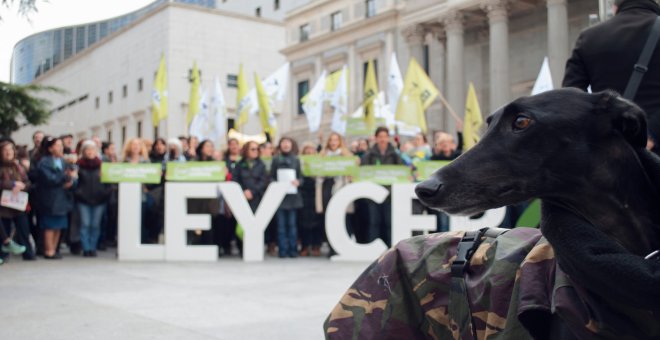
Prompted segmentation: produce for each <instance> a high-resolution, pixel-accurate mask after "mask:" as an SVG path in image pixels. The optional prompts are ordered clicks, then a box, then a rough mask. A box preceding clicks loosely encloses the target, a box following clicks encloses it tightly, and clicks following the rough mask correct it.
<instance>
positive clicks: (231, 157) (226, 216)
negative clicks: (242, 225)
mask: <svg viewBox="0 0 660 340" xmlns="http://www.w3.org/2000/svg"><path fill="white" fill-rule="evenodd" d="M222 160H223V161H224V163H225V167H226V170H227V175H226V177H225V180H226V181H231V180H232V179H233V175H234V174H233V172H234V171H235V169H236V165H237V164H238V161H240V160H241V147H240V145H239V144H238V139H236V138H230V139H229V140H228V141H227V150H225V152H224V153H223V156H222ZM218 220H219V230H218V232H217V233H216V234H215V235H214V237H215V240H216V243H218V244H219V245H220V248H222V254H223V255H231V240H232V239H233V238H234V234H235V233H236V219H235V218H234V216H233V214H232V213H231V210H229V206H228V205H227V203H226V202H225V200H224V199H223V198H222V196H221V197H220V214H219V215H218ZM218 255H220V254H218Z"/></svg>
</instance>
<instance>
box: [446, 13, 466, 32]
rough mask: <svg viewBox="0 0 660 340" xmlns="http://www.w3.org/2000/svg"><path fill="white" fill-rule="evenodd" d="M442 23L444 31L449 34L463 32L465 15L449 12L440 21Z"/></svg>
mask: <svg viewBox="0 0 660 340" xmlns="http://www.w3.org/2000/svg"><path fill="white" fill-rule="evenodd" d="M441 21H442V23H443V24H445V30H446V31H447V32H448V33H449V32H461V33H462V32H463V22H464V21H465V15H464V14H463V12H461V11H456V10H453V11H449V12H447V13H446V14H445V15H444V16H443V17H442V19H441Z"/></svg>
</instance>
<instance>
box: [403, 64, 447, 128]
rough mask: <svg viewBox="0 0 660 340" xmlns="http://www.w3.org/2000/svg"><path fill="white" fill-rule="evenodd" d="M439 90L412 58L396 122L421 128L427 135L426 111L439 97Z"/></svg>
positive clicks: (404, 82)
mask: <svg viewBox="0 0 660 340" xmlns="http://www.w3.org/2000/svg"><path fill="white" fill-rule="evenodd" d="M438 93H439V91H438V89H437V88H436V87H435V85H433V82H432V81H431V79H429V77H428V76H427V75H426V72H424V69H423V68H422V67H421V66H419V64H418V63H417V61H416V60H415V58H410V63H409V64H408V70H407V71H406V78H405V80H404V81H403V90H401V96H399V103H398V104H397V107H396V116H395V117H396V120H398V121H401V122H404V123H406V124H409V125H412V126H416V127H419V128H420V129H421V130H422V132H424V133H426V131H427V127H426V116H425V115H424V110H426V109H427V108H428V107H429V106H430V105H431V103H433V100H435V97H437V96H438Z"/></svg>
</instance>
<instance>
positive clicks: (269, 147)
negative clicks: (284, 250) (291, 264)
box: [259, 141, 277, 256]
mask: <svg viewBox="0 0 660 340" xmlns="http://www.w3.org/2000/svg"><path fill="white" fill-rule="evenodd" d="M259 159H261V161H262V162H264V164H265V165H266V173H268V174H270V169H271V165H272V164H273V143H271V142H269V141H266V142H263V143H261V144H259ZM270 181H271V178H270V177H269V178H268V183H269V184H270ZM264 243H266V246H267V248H266V252H267V253H268V255H271V256H275V255H276V253H277V219H275V218H273V219H271V220H270V222H269V223H268V226H267V227H266V231H265V233H264Z"/></svg>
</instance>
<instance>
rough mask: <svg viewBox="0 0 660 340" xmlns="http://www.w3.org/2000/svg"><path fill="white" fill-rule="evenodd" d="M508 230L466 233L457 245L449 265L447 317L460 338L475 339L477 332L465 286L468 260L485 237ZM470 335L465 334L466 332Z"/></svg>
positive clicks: (483, 229)
mask: <svg viewBox="0 0 660 340" xmlns="http://www.w3.org/2000/svg"><path fill="white" fill-rule="evenodd" d="M507 231H509V229H502V228H482V229H479V230H475V231H468V232H466V233H465V234H464V235H463V238H462V239H461V241H460V242H459V243H458V248H456V259H455V260H454V262H452V264H451V288H450V292H449V308H448V309H449V310H448V312H449V317H450V318H451V319H452V320H454V321H455V322H456V324H457V326H458V328H459V329H458V331H459V334H460V336H459V337H460V338H463V339H469V335H472V339H477V331H476V328H475V326H474V322H473V321H472V313H471V312H470V301H469V298H468V294H467V287H466V285H465V273H466V272H467V271H468V270H469V269H470V259H472V255H474V252H475V251H476V250H477V248H479V245H480V244H481V242H482V241H483V240H484V236H485V237H490V238H497V237H498V236H500V235H502V234H504V233H506V232H507ZM468 330H469V331H470V332H471V334H470V333H468V334H466V331H468Z"/></svg>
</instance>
